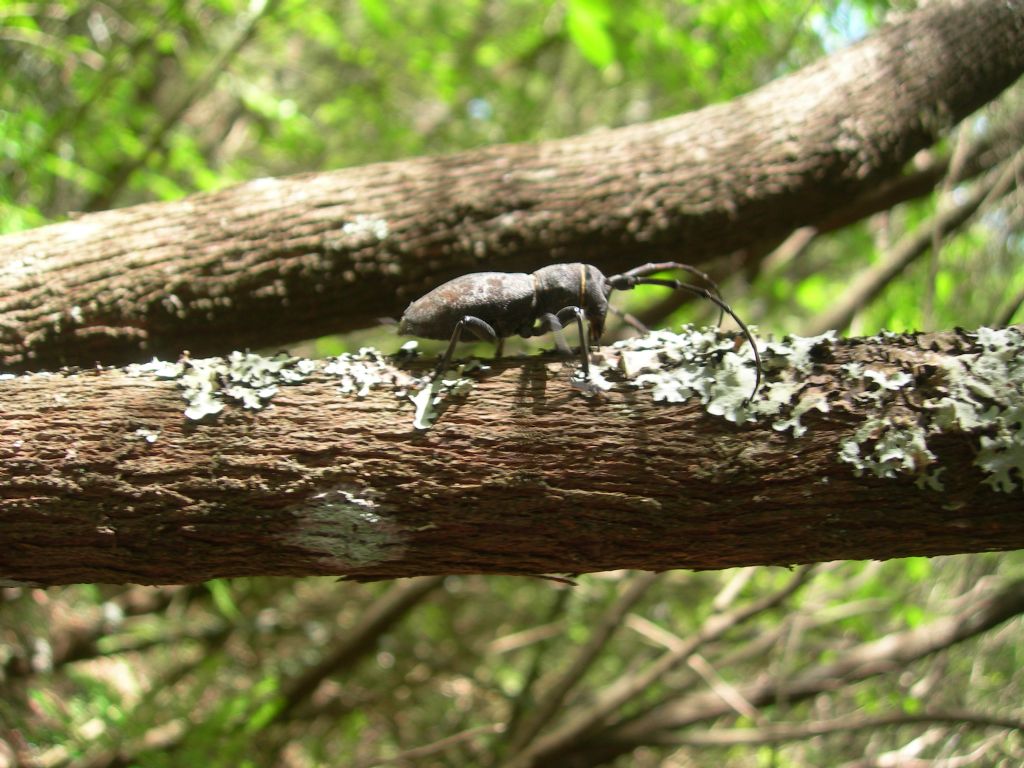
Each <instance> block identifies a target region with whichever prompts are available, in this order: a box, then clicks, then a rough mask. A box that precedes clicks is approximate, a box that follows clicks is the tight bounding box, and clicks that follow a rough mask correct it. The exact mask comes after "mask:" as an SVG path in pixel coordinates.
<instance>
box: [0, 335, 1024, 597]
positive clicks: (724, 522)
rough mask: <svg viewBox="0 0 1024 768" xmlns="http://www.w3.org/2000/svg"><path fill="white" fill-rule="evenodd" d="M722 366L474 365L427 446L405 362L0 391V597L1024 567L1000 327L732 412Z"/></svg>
mask: <svg viewBox="0 0 1024 768" xmlns="http://www.w3.org/2000/svg"><path fill="white" fill-rule="evenodd" d="M734 348H735V347H734V339H733V337H732V336H729V335H719V334H717V333H715V332H713V331H711V330H705V331H698V330H692V329H691V330H688V331H687V332H686V333H684V334H681V335H675V334H668V333H665V332H662V333H660V334H657V335H652V336H649V337H644V338H641V339H634V340H632V341H630V342H623V343H620V344H619V345H617V346H616V347H609V348H605V349H604V352H603V356H602V357H601V358H600V359H598V358H596V357H595V360H594V362H593V363H592V369H593V370H594V371H595V375H596V376H597V379H596V381H597V382H602V381H604V382H605V386H607V387H608V389H607V390H606V391H602V392H600V394H599V395H598V396H589V397H588V396H585V393H582V392H579V391H577V390H576V388H575V387H574V386H573V384H572V382H571V380H570V378H571V377H570V372H569V371H568V370H566V368H565V366H564V365H563V364H561V363H558V362H551V358H550V357H548V358H545V357H543V356H541V357H532V358H527V359H526V360H525V361H524V360H508V359H507V360H501V361H497V362H494V363H492V364H491V365H490V367H489V368H488V369H487V370H485V371H483V372H478V373H476V374H468V373H467V374H464V375H465V376H466V377H467V378H464V379H463V380H462V383H461V384H459V385H458V387H457V390H456V391H455V392H452V391H449V390H445V389H440V390H432V392H434V397H435V399H436V400H438V401H439V402H438V403H437V404H436V405H435V406H434V408H435V409H436V411H437V416H436V418H437V421H436V423H435V424H434V425H433V427H432V428H429V429H416V428H414V421H416V422H417V423H419V424H420V425H421V426H425V425H426V423H427V422H429V421H430V420H431V418H433V417H431V416H430V414H429V413H428V412H427V411H426V410H425V409H422V408H421V410H420V412H419V415H417V412H416V408H415V407H414V406H413V404H412V403H411V402H410V401H409V398H410V396H411V393H412V392H414V391H416V390H417V388H418V387H419V386H421V384H420V381H421V380H419V379H417V378H415V377H414V376H413V374H415V373H418V372H420V373H421V372H423V370H424V368H428V367H429V365H426V366H425V365H423V364H422V363H416V364H408V363H404V364H399V363H398V362H396V361H395V360H391V359H387V358H383V357H376V356H374V355H372V354H370V353H364V354H363V355H362V357H358V358H356V357H352V356H348V357H343V358H340V359H335V360H332V361H327V362H321V363H319V364H317V363H314V362H312V361H295V360H292V361H290V362H289V361H287V360H285V359H283V358H275V359H268V358H259V357H256V356H250V357H245V356H242V355H236V356H234V357H233V359H232V360H231V361H219V360H218V361H213V362H211V361H200V360H193V361H188V362H186V363H181V364H179V365H177V366H170V365H167V364H159V365H149V366H134V367H130V368H128V369H106V370H95V371H80V372H75V371H65V372H63V373H59V374H31V375H25V376H21V377H10V378H8V379H6V380H0V488H2V490H3V493H2V495H0V540H2V541H4V547H3V548H2V549H0V579H4V580H7V581H13V582H31V583H39V584H65V583H73V582H140V583H187V582H198V581H203V580H206V579H211V578H216V577H219V576H239V575H254V574H262V575H270V574H278V575H310V574H344V575H349V576H353V577H358V578H363V579H372V578H392V577H398V576H413V575H430V574H448V573H528V574H544V573H559V572H561V573H579V572H587V571H595V570H608V569H614V568H638V569H643V570H664V569H669V568H679V567H694V568H723V567H729V566H734V565H755V564H767V563H776V564H791V563H801V562H813V561H822V560H832V559H837V558H887V557H897V556H904V555H913V554H921V555H935V554H942V553H950V552H967V551H979V550H1004V549H1014V548H1020V547H1024V518H1022V516H1021V515H1020V498H1021V491H1020V486H1021V483H1022V479H1021V462H1020V455H1021V450H1022V448H1021V442H1020V441H1021V436H1022V435H1024V430H1021V429H1020V425H1019V424H1018V423H1017V420H1018V419H1019V413H1020V412H1022V411H1021V409H1022V392H1024V335H1022V334H1021V333H1020V331H1019V330H1017V329H1008V330H1005V331H990V330H987V329H981V330H979V331H978V332H976V333H967V332H960V333H957V332H950V333H941V334H931V335H906V336H896V335H890V336H888V337H887V338H885V339H851V340H843V341H839V340H832V339H830V338H828V337H821V338H816V339H792V340H789V341H783V342H772V343H770V344H767V345H764V346H763V348H762V349H763V352H762V356H763V357H764V359H765V365H766V368H767V369H768V370H767V377H766V382H765V386H764V387H763V389H762V392H761V394H760V395H759V396H758V398H756V399H755V400H754V401H753V403H752V404H750V405H749V406H747V405H745V398H746V397H747V396H748V395H749V393H750V387H751V384H752V382H753V370H752V365H751V358H750V356H749V350H747V349H746V348H742V349H741V351H742V352H743V353H744V355H743V356H741V355H738V354H735V353H734V352H733V351H732V350H733V349H734ZM403 366H404V367H403ZM622 366H625V369H626V370H627V371H628V372H629V375H628V376H625V375H623V374H622V373H621V371H622V370H623V368H622ZM275 371H276V372H275ZM470 376H475V378H469V377H470ZM161 377H169V378H161ZM275 390H276V394H274V392H275ZM459 391H461V392H462V394H458V392H459ZM979 393H982V394H979ZM430 394H431V392H427V391H425V390H420V391H419V393H418V394H417V398H418V399H419V402H420V404H421V406H422V405H423V404H424V401H423V396H424V395H430ZM271 395H273V396H272V397H271ZM183 397H186V398H187V402H186V401H183ZM240 402H244V403H246V404H247V405H248V406H249V407H247V408H243V407H242V406H241V405H240V404H239V403H240ZM702 403H703V404H702ZM186 408H187V412H188V413H189V414H190V416H191V417H192V418H187V417H185V416H184V415H183V410H185V409H186ZM203 414H210V415H205V416H204V415H203ZM199 417H202V418H199ZM197 418H198V419H199V420H197ZM455 456H457V457H458V458H457V460H454V459H453V457H455ZM858 475H861V476H858ZM939 488H942V491H941V493H940V492H939V491H938V489H939ZM911 530H912V531H913V535H908V531H911ZM767 532H770V535H766V533H767Z"/></svg>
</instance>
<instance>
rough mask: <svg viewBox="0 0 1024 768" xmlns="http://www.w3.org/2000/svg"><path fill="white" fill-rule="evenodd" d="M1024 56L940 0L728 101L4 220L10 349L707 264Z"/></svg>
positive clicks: (385, 311)
mask: <svg viewBox="0 0 1024 768" xmlns="http://www.w3.org/2000/svg"><path fill="white" fill-rule="evenodd" d="M1022 71H1024V0H971V1H968V0H943V1H942V2H933V3H929V4H928V5H927V6H926V7H925V8H924V9H922V10H921V11H919V12H916V13H914V14H909V15H907V16H905V17H902V18H900V19H899V20H897V21H895V22H894V23H893V24H891V25H890V26H888V27H886V28H885V29H883V30H881V31H880V32H879V33H878V34H876V35H875V36H873V37H871V38H869V39H867V40H865V41H862V42H861V43H859V44H857V45H854V46H852V47H851V48H849V49H847V50H844V51H841V52H839V53H837V54H835V55H833V56H831V57H830V58H828V59H826V60H823V61H821V62H820V63H817V64H815V65H813V66H810V67H807V68H806V69H804V70H802V71H800V72H798V73H795V74H794V75H791V76H789V77H785V78H781V79H779V80H777V81H775V82H773V83H771V84H769V85H767V86H765V87H763V88H761V89H759V90H757V91H755V92H753V93H751V94H749V95H747V96H744V97H742V98H739V99H736V100H734V101H732V102H729V103H726V104H721V105H715V106H711V107H708V108H705V109H702V110H700V111H697V112H694V113H689V114H685V115H681V116H678V117H674V118H670V119H667V120H662V121H658V122H653V123H648V124H643V125H637V126H633V127H628V128H621V129H617V130H609V131H603V132H596V133H593V134H589V135H586V136H581V137H575V138H570V139H564V140H558V141H548V142H543V143H538V144H526V145H509V146H498V147H492V148H488V149H484V150H479V151H472V152H465V153H461V154H456V155H452V156H447V157H430V158H419V159H414V160H406V161H399V162H391V163H381V164H375V165H369V166H365V167H361V168H353V169H347V170H342V171H336V172H333V173H323V174H314V175H306V176H298V177H292V178H287V179H278V180H274V179H264V180H259V181H254V182H250V183H247V184H243V185H240V186H237V187H233V188H231V189H228V190H225V191H223V192H220V193H217V194H211V195H198V196H194V197H191V198H188V199H185V200H182V201H180V202H174V203H161V204H150V205H142V206H137V207H133V208H128V209H124V210H119V211H109V212H104V213H99V214H91V215H87V216H83V217H81V218H79V219H77V220H74V221H69V222H66V223H63V224H57V225H52V226H48V227H43V228H40V229H37V230H33V231H30V232H25V233H20V234H16V235H10V236H7V237H5V238H2V239H0V261H2V271H0V365H3V366H6V367H7V368H8V369H9V370H26V369H32V368H39V367H55V366H57V365H60V364H78V365H92V364H93V363H94V362H95V361H97V360H99V361H102V362H104V363H108V364H121V363H124V362H128V361H132V360H139V359H144V358H145V357H146V356H148V355H150V354H157V355H160V356H164V357H174V356H176V355H177V354H178V353H179V352H180V351H181V350H182V349H190V350H191V351H192V352H194V353H196V354H201V355H205V354H212V353H222V352H224V351H226V350H229V349H233V348H244V347H268V346H273V345H277V344H282V343H287V342H291V341H295V340H298V339H305V338H311V337H315V336H318V335H322V334H324V333H330V332H336V331H341V330H347V329H351V328H355V327H361V326H365V325H368V324H372V323H373V322H374V320H375V318H378V317H381V316H382V315H393V316H397V315H398V314H399V313H400V312H401V310H402V309H403V308H404V306H405V304H406V303H407V302H408V301H409V300H411V299H412V298H415V297H416V296H417V295H419V294H421V293H423V292H425V290H427V289H429V288H431V287H433V286H435V285H437V284H438V283H439V282H440V281H442V280H444V279H447V278H449V277H452V276H453V275H455V274H459V273H463V272H468V271H474V270H479V269H481V268H483V267H484V266H486V267H487V268H489V269H499V270H507V271H514V270H519V271H532V270H533V269H536V268H537V267H539V266H541V265H543V264H547V263H551V262H557V261H590V262H593V263H595V264H597V265H598V266H600V267H602V268H603V269H605V270H606V271H609V272H610V271H617V270H620V269H623V268H628V267H631V266H634V265H636V264H639V263H642V262H644V261H648V260H660V259H665V258H671V259H676V260H679V259H681V260H684V261H690V262H693V263H697V264H700V263H702V262H706V261H707V260H709V259H711V258H713V257H714V256H716V255H720V254H724V253H728V252H730V251H733V250H735V249H739V248H746V247H750V248H753V249H758V248H759V247H760V248H759V250H760V251H762V252H763V250H764V248H763V245H764V244H765V243H775V242H778V241H780V240H781V239H782V238H784V237H785V236H786V235H787V234H789V233H790V232H791V231H792V230H793V229H794V228H796V227H799V226H802V225H808V224H814V223H815V222H817V221H818V220H820V219H822V218H823V217H825V216H826V215H827V214H829V213H830V212H831V211H833V210H834V209H836V208H838V207H841V206H842V205H844V204H846V203H848V202H849V201H850V200H851V199H853V198H855V197H857V196H859V195H861V194H862V193H865V192H867V191H869V190H871V189H872V188H873V187H874V186H875V185H876V184H877V183H878V182H879V181H881V180H883V179H886V178H890V177H892V176H893V175H894V174H896V173H897V172H898V171H899V169H900V168H901V167H902V166H903V164H904V163H905V162H906V160H907V159H908V158H910V157H911V156H912V155H913V153H914V152H916V151H917V150H918V149H920V148H922V147H925V146H928V145H930V144H931V143H933V142H934V141H935V139H936V138H937V137H938V136H939V135H941V134H942V132H943V131H944V130H946V129H947V128H948V127H949V125H950V124H952V123H954V122H956V121H958V120H960V119H961V118H963V117H964V116H965V115H967V114H969V113H970V112H972V111H973V110H975V109H977V108H978V107H980V106H982V105H983V104H985V103H986V102H988V101H989V100H991V99H992V98H994V97H995V96H997V95H998V94H999V93H1000V92H1001V91H1002V90H1003V89H1004V88H1006V87H1007V86H1008V85H1010V84H1011V83H1013V82H1014V81H1015V80H1016V79H1017V78H1018V76H1019V75H1020V74H1021V72H1022Z"/></svg>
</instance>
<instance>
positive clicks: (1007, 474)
mask: <svg viewBox="0 0 1024 768" xmlns="http://www.w3.org/2000/svg"><path fill="white" fill-rule="evenodd" d="M973 336H974V338H975V340H976V342H977V345H978V347H979V351H978V352H974V353H969V354H963V355H959V356H957V357H942V358H938V359H937V361H936V362H937V367H938V370H939V371H940V380H941V383H940V384H939V385H938V386H937V387H936V389H937V391H938V392H939V394H938V396H936V397H931V398H919V402H918V404H917V405H916V407H915V408H914V409H913V411H912V413H907V414H904V415H901V416H900V417H894V416H893V415H891V409H890V406H891V405H892V404H893V402H894V401H895V399H896V397H897V393H899V392H900V390H902V389H903V388H904V387H907V386H908V385H909V384H910V383H911V382H912V380H913V379H912V377H911V376H910V374H909V373H907V372H905V371H896V372H894V373H888V372H884V371H876V370H872V369H865V368H864V367H863V366H861V365H857V364H850V365H846V366H843V374H844V378H845V380H846V382H847V383H848V384H849V385H850V386H851V388H852V389H853V390H855V392H856V393H855V395H854V399H855V400H856V401H857V402H858V403H859V404H860V406H861V408H863V409H866V410H868V412H869V418H868V420H867V421H866V422H865V423H864V424H863V425H861V426H860V427H859V428H858V429H857V430H856V431H855V432H854V434H853V435H852V436H850V437H849V438H848V439H846V440H844V441H843V442H842V443H841V445H840V452H839V458H840V459H841V460H842V461H844V462H846V463H848V464H851V465H852V466H853V467H854V471H855V472H856V473H857V474H858V475H861V474H864V473H870V474H873V475H875V476H877V477H887V478H891V477H895V476H896V475H897V474H911V475H915V476H916V479H917V482H918V485H919V486H920V487H922V488H924V487H927V488H932V489H934V490H941V489H942V487H943V486H942V482H941V480H940V479H939V475H940V473H941V472H942V470H943V468H942V467H938V466H936V462H937V458H936V456H935V454H934V453H933V452H932V450H931V449H930V447H929V444H928V443H929V440H930V439H931V438H933V437H934V436H936V435H938V434H942V433H946V432H951V431H952V432H959V433H972V432H978V431H980V430H984V431H985V432H986V434H983V435H980V436H979V438H978V444H979V447H978V451H977V453H976V455H975V458H974V464H975V466H977V467H979V468H980V469H981V470H982V471H983V472H984V473H985V478H984V482H985V483H987V484H988V485H990V486H991V487H992V488H993V489H995V490H998V491H1002V492H1004V493H1011V492H1013V491H1014V490H1016V489H1017V487H1018V486H1020V487H1022V488H1024V339H1022V335H1021V333H1020V332H1019V331H1018V330H1016V329H1014V328H1007V329H1003V330H993V329H990V328H979V329H978V330H977V331H976V332H975V333H974V334H973Z"/></svg>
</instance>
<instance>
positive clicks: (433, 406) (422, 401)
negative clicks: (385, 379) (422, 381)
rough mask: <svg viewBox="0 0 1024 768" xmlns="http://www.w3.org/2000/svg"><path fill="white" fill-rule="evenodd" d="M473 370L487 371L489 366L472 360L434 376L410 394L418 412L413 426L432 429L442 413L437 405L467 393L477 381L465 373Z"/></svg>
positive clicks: (410, 398)
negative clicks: (414, 392) (467, 376)
mask: <svg viewBox="0 0 1024 768" xmlns="http://www.w3.org/2000/svg"><path fill="white" fill-rule="evenodd" d="M473 370H481V371H486V370H487V366H485V365H482V364H481V363H480V361H479V360H470V361H469V362H467V363H465V364H462V365H459V366H458V367H457V368H455V369H450V370H447V371H445V373H444V375H443V376H434V377H433V379H431V380H430V382H429V383H428V384H427V385H426V386H424V387H423V388H422V389H420V390H419V391H418V392H417V393H416V394H415V395H409V400H411V401H412V403H413V405H415V406H416V414H415V416H414V417H413V421H412V425H413V428H415V429H420V430H422V429H430V427H432V426H433V425H434V422H435V421H437V417H438V416H439V415H440V414H439V412H438V410H437V406H438V405H440V404H441V402H442V401H443V400H445V399H446V398H448V397H453V396H454V397H457V396H459V395H465V394H467V393H468V392H469V391H470V390H471V389H472V388H473V387H474V386H475V385H476V383H475V382H474V381H473V380H472V379H470V378H466V377H465V376H464V375H463V374H465V373H468V372H470V371H473Z"/></svg>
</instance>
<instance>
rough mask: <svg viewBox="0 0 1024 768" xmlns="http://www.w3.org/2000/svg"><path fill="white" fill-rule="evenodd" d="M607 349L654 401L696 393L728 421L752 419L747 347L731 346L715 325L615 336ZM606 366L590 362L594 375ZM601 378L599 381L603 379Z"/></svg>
mask: <svg viewBox="0 0 1024 768" xmlns="http://www.w3.org/2000/svg"><path fill="white" fill-rule="evenodd" d="M611 350H612V352H613V353H615V355H616V357H617V358H618V360H619V361H620V362H619V367H620V372H623V373H626V375H627V376H629V377H630V378H628V379H627V380H628V381H629V383H630V384H631V385H632V386H634V387H638V388H641V389H647V390H649V391H650V392H651V396H652V397H653V398H654V399H655V400H656V401H658V402H667V403H681V402H684V401H686V400H689V399H690V398H691V397H697V398H699V399H700V401H701V403H702V404H703V405H704V407H705V408H706V409H707V410H708V412H710V413H713V414H715V415H717V416H723V417H725V418H726V419H728V420H729V421H732V422H736V423H742V422H744V421H752V420H753V414H752V411H751V408H750V403H748V402H747V399H748V398H749V397H750V393H751V391H752V390H753V388H754V379H755V375H756V374H755V371H754V368H753V365H752V363H753V356H752V354H750V351H749V349H746V350H745V351H744V350H741V351H739V352H737V351H736V349H735V341H734V339H733V337H731V336H728V335H725V334H719V333H718V331H717V330H716V329H714V328H704V329H697V328H693V327H692V326H684V328H683V329H682V332H681V333H672V332H670V331H652V332H651V333H649V334H648V335H646V336H642V337H639V338H633V339H625V340H623V341H618V342H616V343H615V344H613V345H612V347H611ZM609 369H610V367H609V366H606V365H601V364H597V365H591V378H592V379H595V381H597V380H598V377H602V374H603V373H604V372H606V371H608V370H609ZM600 381H604V379H603V378H601V379H600Z"/></svg>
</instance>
